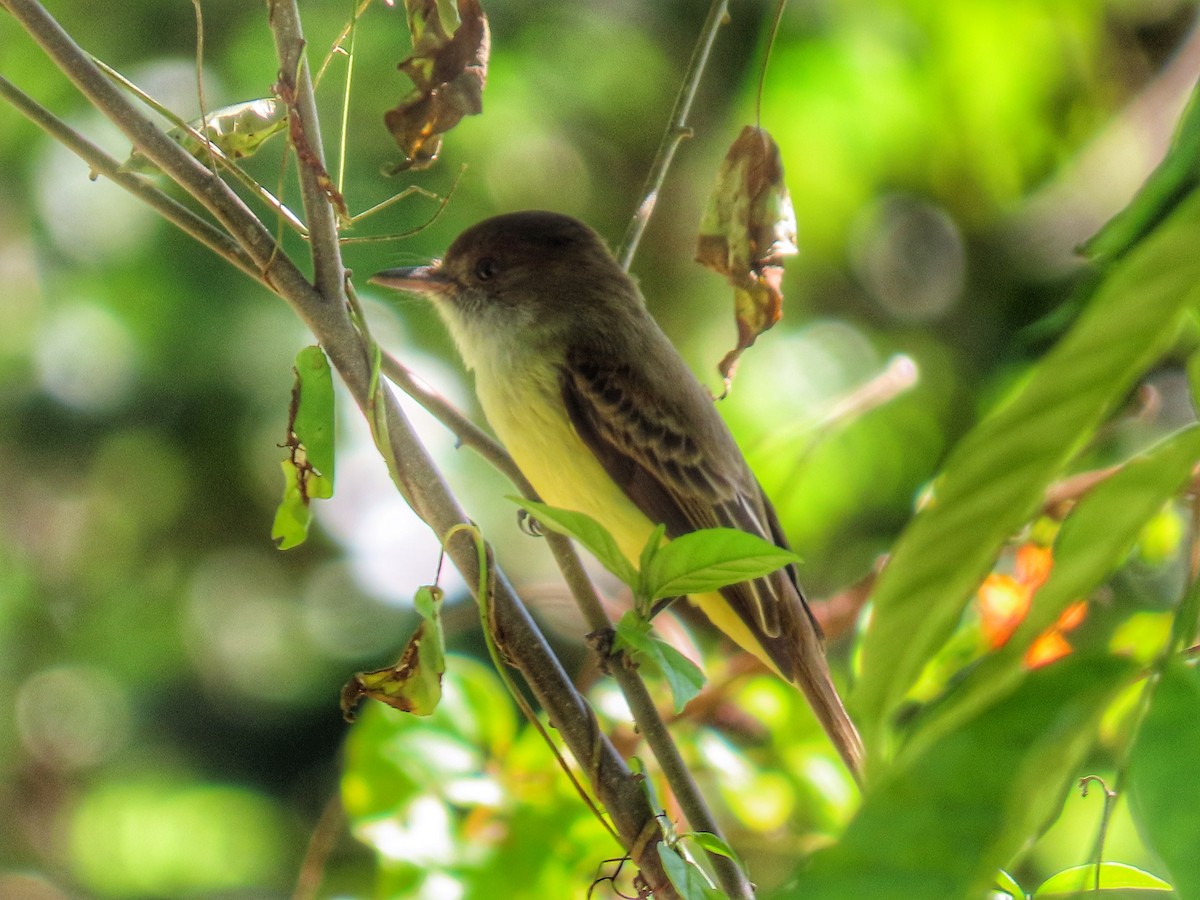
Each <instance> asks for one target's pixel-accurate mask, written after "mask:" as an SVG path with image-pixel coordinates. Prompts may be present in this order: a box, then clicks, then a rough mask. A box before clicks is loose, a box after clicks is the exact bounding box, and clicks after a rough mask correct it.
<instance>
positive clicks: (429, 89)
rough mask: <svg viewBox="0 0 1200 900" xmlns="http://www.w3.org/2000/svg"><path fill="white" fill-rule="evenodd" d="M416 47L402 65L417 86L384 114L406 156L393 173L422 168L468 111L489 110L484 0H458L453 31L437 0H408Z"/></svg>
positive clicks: (410, 26)
mask: <svg viewBox="0 0 1200 900" xmlns="http://www.w3.org/2000/svg"><path fill="white" fill-rule="evenodd" d="M405 5H406V7H407V9H408V26H409V30H410V31H411V32H412V38H413V52H412V55H411V56H409V57H408V58H407V59H405V60H403V61H402V62H401V63H400V64H399V66H398V68H399V69H400V71H401V72H404V73H405V74H406V75H408V77H409V78H411V79H412V82H413V89H412V90H411V91H409V92H408V94H406V95H405V96H404V98H403V99H402V100H401V101H400V104H399V106H397V107H396V108H395V109H390V110H388V111H387V112H386V113H385V114H384V117H383V120H384V123H385V124H386V125H387V129H388V131H390V132H391V134H392V137H394V138H395V139H396V143H397V144H398V145H399V147H400V150H401V152H403V153H404V160H403V161H402V162H400V163H399V164H397V165H396V166H394V167H393V168H392V170H391V174H395V173H396V172H401V171H404V170H405V169H422V168H425V167H427V166H429V165H431V164H432V163H433V161H434V160H435V159H437V155H438V152H439V151H440V150H441V147H442V135H443V134H445V133H446V132H447V131H449V130H450V129H451V128H453V127H454V126H455V125H457V124H458V123H459V122H460V121H461V120H462V118H463V116H475V115H478V114H479V113H481V112H482V111H483V86H484V84H485V83H486V81H487V64H488V53H489V51H490V48H491V37H490V34H489V31H488V23H487V17H486V16H485V15H484V14H483V8H482V7H481V6H480V5H479V0H458V20H459V25H458V28H457V29H455V31H454V34H453V35H450V34H449V33H448V32H447V30H446V26H445V23H444V22H443V21H442V17H441V13H440V11H439V10H438V4H437V0H405Z"/></svg>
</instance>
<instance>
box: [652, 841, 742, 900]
mask: <svg viewBox="0 0 1200 900" xmlns="http://www.w3.org/2000/svg"><path fill="white" fill-rule="evenodd" d="M658 857H659V859H661V860H662V864H663V869H664V870H665V871H666V873H667V877H668V878H669V879H671V884H673V885H675V889H676V890H677V891H679V896H680V898H681V900H726V898H725V894H724V892H722V891H720V890H718V889H717V888H715V887H713V884H712V882H711V881H709V880H708V876H707V875H705V874H704V871H703V870H702V869H701V868H700V867H699V866H698V865H696V864H695V863H694V862H692V861H691V860H687V859H684V858H683V857H682V856H680V855H679V851H677V850H676V849H675V848H674V847H668V846H667V844H666V842H665V841H659V842H658Z"/></svg>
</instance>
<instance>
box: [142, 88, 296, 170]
mask: <svg viewBox="0 0 1200 900" xmlns="http://www.w3.org/2000/svg"><path fill="white" fill-rule="evenodd" d="M287 125H288V108H287V104H285V103H283V102H281V101H279V100H277V99H275V98H274V97H262V98H260V99H258V100H247V101H246V102H245V103H235V104H233V105H232V106H223V107H221V108H220V109H215V110H213V111H212V112H210V113H209V114H208V115H207V116H202V117H201V118H199V119H196V120H195V121H192V122H189V123H188V128H190V129H191V131H189V130H188V129H186V128H180V127H178V126H177V127H175V128H172V129H171V130H170V131H168V132H167V137H169V138H170V139H171V140H173V141H175V143H177V144H179V145H180V146H181V147H183V149H185V150H187V152H188V153H190V154H192V156H194V157H196V158H197V159H204V153H205V145H204V144H203V143H201V142H200V141H198V140H196V138H195V137H194V136H193V135H192V133H191V132H192V131H195V132H197V133H198V134H201V135H203V136H204V137H206V138H207V139H208V140H209V141H211V142H212V144H213V146H215V147H216V148H217V149H218V150H220V151H221V152H222V153H224V154H225V155H226V156H227V157H228V158H229V159H243V158H245V157H247V156H253V155H254V154H255V153H257V152H258V148H259V147H261V146H262V145H263V144H264V143H265V142H266V141H267V140H268V139H269V138H272V137H274V136H275V135H277V134H279V132H281V131H283V130H284V129H285V128H287ZM121 168H122V169H124V170H126V171H129V172H143V173H151V172H156V171H157V170H158V167H157V166H155V165H154V163H152V162H151V161H150V160H149V159H147V158H146V157H145V156H143V155H142V154H141V153H139V152H138V151H137V150H134V151H133V153H131V154H130V156H129V159H127V160H126V161H125V162H124V163H123V164H122V165H121Z"/></svg>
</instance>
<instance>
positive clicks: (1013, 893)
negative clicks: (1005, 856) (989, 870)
mask: <svg viewBox="0 0 1200 900" xmlns="http://www.w3.org/2000/svg"><path fill="white" fill-rule="evenodd" d="M992 887H993V889H994V891H996V892H1001V893H1005V894H1008V896H1010V897H1012V898H1013V900H1025V890H1024V888H1022V887H1021V885H1020V884H1018V883H1017V879H1015V878H1013V877H1012V876H1011V875H1009V874H1008V873H1007V872H1005V871H1004V870H1003V869H1001V870H1000V871H999V872H997V873H996V880H995V882H994V883H993V885H992Z"/></svg>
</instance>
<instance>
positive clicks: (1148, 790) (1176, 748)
mask: <svg viewBox="0 0 1200 900" xmlns="http://www.w3.org/2000/svg"><path fill="white" fill-rule="evenodd" d="M1198 772H1200V671H1197V670H1196V669H1195V668H1194V667H1191V666H1185V665H1183V664H1182V663H1178V662H1175V663H1173V664H1172V665H1170V666H1168V667H1167V669H1166V671H1164V672H1163V674H1162V679H1161V680H1160V681H1159V683H1158V685H1157V687H1155V689H1154V698H1153V702H1152V705H1151V707H1150V711H1149V712H1148V713H1147V715H1146V718H1145V721H1143V723H1142V727H1141V729H1140V730H1139V731H1138V736H1137V742H1136V743H1135V744H1134V747H1133V752H1132V754H1131V756H1130V762H1129V779H1130V805H1131V809H1132V811H1133V814H1134V820H1135V821H1136V822H1137V825H1138V830H1139V832H1140V833H1141V834H1142V837H1143V838H1144V839H1145V841H1146V844H1147V845H1148V846H1149V847H1150V849H1152V850H1153V851H1154V852H1155V853H1156V854H1158V857H1159V858H1160V859H1161V860H1162V861H1163V863H1165V864H1166V867H1167V871H1168V872H1170V874H1171V881H1172V882H1173V883H1174V885H1175V890H1176V891H1177V892H1178V893H1179V896H1180V897H1181V898H1183V900H1193V898H1197V897H1200V853H1198V852H1197V849H1196V840H1197V835H1200V778H1198V777H1197V773H1198Z"/></svg>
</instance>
